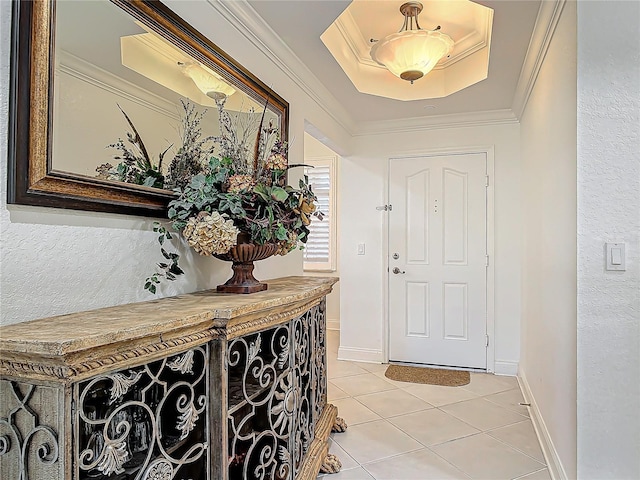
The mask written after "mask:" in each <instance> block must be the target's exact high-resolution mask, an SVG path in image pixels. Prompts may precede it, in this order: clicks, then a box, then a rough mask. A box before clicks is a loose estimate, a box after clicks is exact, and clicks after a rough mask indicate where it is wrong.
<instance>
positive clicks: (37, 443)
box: [0, 380, 60, 480]
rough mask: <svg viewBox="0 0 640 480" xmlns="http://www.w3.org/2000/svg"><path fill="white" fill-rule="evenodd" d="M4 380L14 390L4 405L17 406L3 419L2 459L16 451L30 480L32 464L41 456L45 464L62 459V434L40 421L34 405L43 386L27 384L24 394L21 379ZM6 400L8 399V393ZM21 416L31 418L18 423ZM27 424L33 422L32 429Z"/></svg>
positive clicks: (24, 477) (21, 473)
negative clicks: (4, 431)
mask: <svg viewBox="0 0 640 480" xmlns="http://www.w3.org/2000/svg"><path fill="white" fill-rule="evenodd" d="M2 382H3V383H4V385H3V387H7V386H10V387H11V388H10V390H9V389H7V391H10V392H12V399H11V402H9V401H6V404H5V405H4V406H5V407H7V408H9V403H12V404H14V405H12V408H11V410H9V411H8V413H7V416H6V417H2V418H0V428H2V429H3V430H6V431H7V433H6V434H4V435H1V436H0V458H1V457H5V456H9V455H12V454H15V460H14V461H15V462H16V464H17V466H18V472H19V479H20V480H27V479H28V478H29V465H30V463H31V462H32V461H33V459H37V460H38V461H39V462H40V463H41V464H42V465H54V464H55V463H57V462H58V459H59V455H60V448H59V444H58V434H57V432H56V430H54V429H53V428H52V427H50V426H48V425H41V424H40V420H39V418H38V414H37V413H36V410H35V409H34V407H32V406H31V405H30V402H31V399H32V397H33V395H34V394H35V393H36V391H38V390H40V389H42V388H43V387H39V386H37V385H24V387H25V388H26V390H27V391H26V393H24V394H23V393H22V391H21V388H20V384H19V383H18V382H14V381H5V380H2ZM5 400H8V399H7V396H6V395H5ZM20 416H22V417H23V420H24V417H25V416H26V418H29V419H30V420H29V421H27V422H25V421H22V422H18V420H17V419H18V417H20ZM25 425H30V428H29V429H26V428H25V427H24V426H25ZM54 475H56V474H54Z"/></svg>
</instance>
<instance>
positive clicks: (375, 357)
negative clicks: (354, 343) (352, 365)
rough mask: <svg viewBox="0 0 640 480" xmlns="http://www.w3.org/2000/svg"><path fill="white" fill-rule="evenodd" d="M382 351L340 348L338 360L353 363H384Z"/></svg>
mask: <svg viewBox="0 0 640 480" xmlns="http://www.w3.org/2000/svg"><path fill="white" fill-rule="evenodd" d="M382 357H383V355H382V350H374V349H372V348H357V347H340V348H338V360H350V361H353V362H367V363H382Z"/></svg>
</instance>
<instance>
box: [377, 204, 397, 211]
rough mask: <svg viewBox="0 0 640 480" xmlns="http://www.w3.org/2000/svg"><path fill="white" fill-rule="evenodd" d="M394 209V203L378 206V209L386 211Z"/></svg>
mask: <svg viewBox="0 0 640 480" xmlns="http://www.w3.org/2000/svg"><path fill="white" fill-rule="evenodd" d="M392 209H393V206H392V205H382V206H380V207H376V210H378V211H380V212H381V211H385V212H390V211H391V210H392Z"/></svg>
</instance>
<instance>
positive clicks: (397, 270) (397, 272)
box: [391, 267, 406, 275]
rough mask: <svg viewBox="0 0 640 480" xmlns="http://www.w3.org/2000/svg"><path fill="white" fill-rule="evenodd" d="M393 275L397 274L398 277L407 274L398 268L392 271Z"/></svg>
mask: <svg viewBox="0 0 640 480" xmlns="http://www.w3.org/2000/svg"><path fill="white" fill-rule="evenodd" d="M391 271H392V272H393V273H395V274H396V275H398V274H399V273H402V274H404V273H406V272H405V271H404V270H400V269H399V268H398V267H395V268H394V269H393V270H391Z"/></svg>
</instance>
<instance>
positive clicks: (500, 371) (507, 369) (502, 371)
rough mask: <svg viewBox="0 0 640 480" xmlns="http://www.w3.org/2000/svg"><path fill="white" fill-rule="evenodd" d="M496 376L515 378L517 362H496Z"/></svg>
mask: <svg viewBox="0 0 640 480" xmlns="http://www.w3.org/2000/svg"><path fill="white" fill-rule="evenodd" d="M493 373H495V374H496V375H509V376H511V377H515V376H517V375H518V362H507V361H504V360H496V364H495V370H494V372H493Z"/></svg>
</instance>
